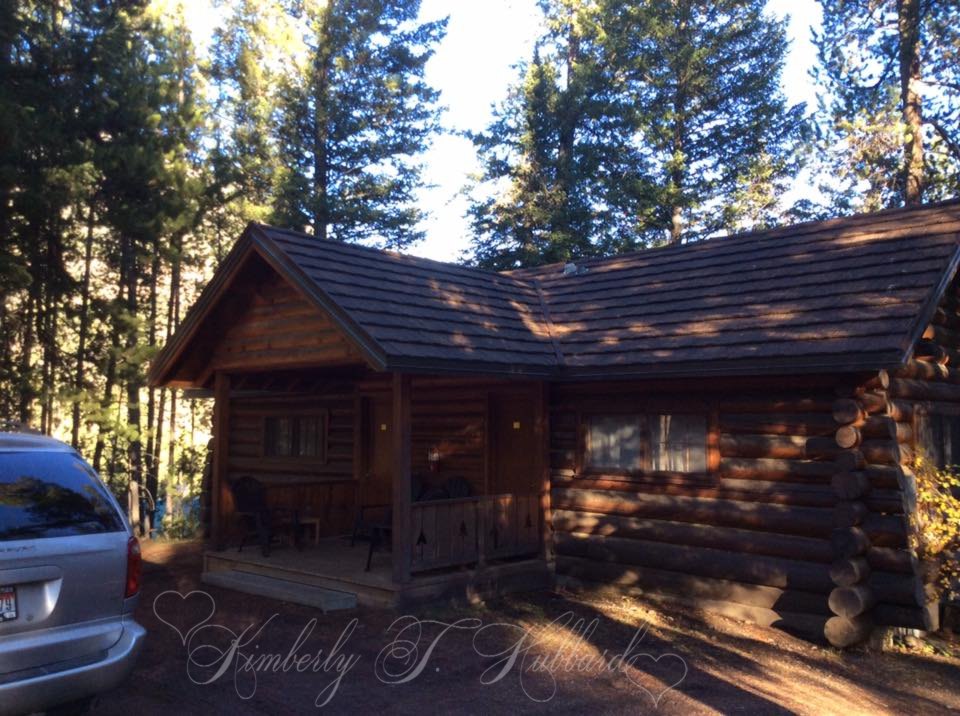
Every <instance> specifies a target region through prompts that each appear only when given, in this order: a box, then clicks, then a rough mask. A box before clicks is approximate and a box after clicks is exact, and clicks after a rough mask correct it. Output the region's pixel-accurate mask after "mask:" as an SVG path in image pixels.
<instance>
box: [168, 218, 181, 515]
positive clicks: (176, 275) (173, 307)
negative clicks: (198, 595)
mask: <svg viewBox="0 0 960 716" xmlns="http://www.w3.org/2000/svg"><path fill="white" fill-rule="evenodd" d="M182 251H183V239H182V237H179V236H178V237H177V238H176V239H175V240H174V245H173V263H172V266H171V267H170V296H169V299H168V302H167V340H169V339H170V336H172V335H173V333H174V331H176V330H177V328H178V327H179V325H180V266H181V260H182V257H181V253H182ZM176 430H177V393H176V391H175V390H171V391H170V426H169V430H168V436H167V505H166V506H167V514H168V515H171V516H172V515H173V511H174V508H175V505H174V503H173V495H174V492H175V487H177V482H176V481H177V468H176V457H177V455H176V451H177V448H176V441H175V440H174V436H175V435H176V434H177V433H176Z"/></svg>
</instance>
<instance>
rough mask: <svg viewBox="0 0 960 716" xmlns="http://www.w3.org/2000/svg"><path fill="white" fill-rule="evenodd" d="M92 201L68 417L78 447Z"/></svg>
mask: <svg viewBox="0 0 960 716" xmlns="http://www.w3.org/2000/svg"><path fill="white" fill-rule="evenodd" d="M94 219H95V215H94V211H93V201H92V200H91V202H90V208H89V211H88V212H87V234H86V237H85V239H84V244H83V282H82V283H81V286H80V331H79V335H78V337H77V357H76V362H77V365H76V371H75V372H74V376H73V390H74V398H73V410H72V414H71V416H70V444H71V445H73V447H74V448H78V447H80V396H81V395H82V394H83V391H84V389H85V386H84V381H85V380H86V377H85V372H84V371H85V368H86V362H87V334H88V333H89V331H90V268H91V265H92V263H93V228H94Z"/></svg>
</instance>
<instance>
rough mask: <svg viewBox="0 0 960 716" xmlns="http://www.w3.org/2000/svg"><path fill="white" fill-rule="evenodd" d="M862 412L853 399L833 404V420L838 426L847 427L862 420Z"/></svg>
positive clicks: (845, 399) (841, 400)
mask: <svg viewBox="0 0 960 716" xmlns="http://www.w3.org/2000/svg"><path fill="white" fill-rule="evenodd" d="M864 417H865V415H864V412H863V410H862V409H861V407H860V403H858V402H857V401H856V400H854V399H853V398H841V399H839V400H837V401H835V402H834V403H833V419H834V420H835V421H836V422H837V424H839V425H849V424H850V423H856V422H859V421H860V420H863V418H864Z"/></svg>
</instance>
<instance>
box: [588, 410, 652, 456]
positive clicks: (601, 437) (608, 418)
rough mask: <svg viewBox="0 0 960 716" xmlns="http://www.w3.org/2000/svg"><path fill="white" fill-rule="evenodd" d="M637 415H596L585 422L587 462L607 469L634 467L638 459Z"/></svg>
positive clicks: (638, 418)
mask: <svg viewBox="0 0 960 716" xmlns="http://www.w3.org/2000/svg"><path fill="white" fill-rule="evenodd" d="M640 422H641V421H640V417H639V416H637V415H596V416H592V417H591V418H590V419H589V421H588V427H587V464H588V465H589V466H590V467H593V468H600V469H608V470H636V469H637V468H638V467H639V466H640V464H641V462H640V460H641V457H642V452H641V449H642V448H641V432H642V431H641V425H640Z"/></svg>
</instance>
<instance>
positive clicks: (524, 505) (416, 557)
mask: <svg viewBox="0 0 960 716" xmlns="http://www.w3.org/2000/svg"><path fill="white" fill-rule="evenodd" d="M410 518H411V519H410V521H411V529H412V545H413V556H412V559H411V570H412V571H415V572H416V571H421V572H422V571H424V570H428V569H439V568H442V567H452V566H457V565H465V564H472V563H474V562H481V561H484V560H486V559H502V558H505V557H519V556H523V555H527V554H535V553H536V552H538V551H539V549H540V497H539V496H538V495H513V494H502V495H482V496H478V497H463V498H455V499H448V500H432V501H428V502H415V503H413V505H411V514H410Z"/></svg>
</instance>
